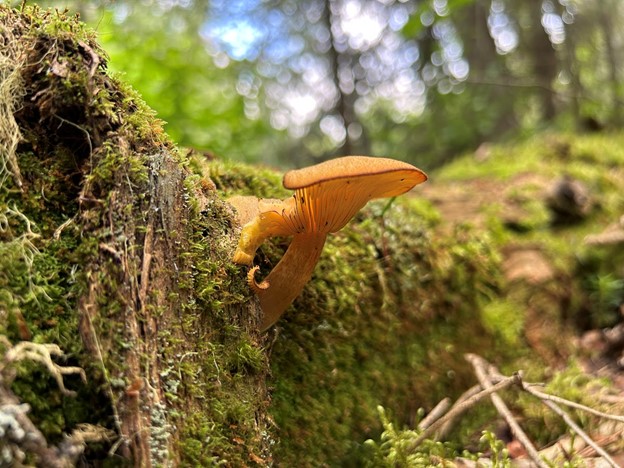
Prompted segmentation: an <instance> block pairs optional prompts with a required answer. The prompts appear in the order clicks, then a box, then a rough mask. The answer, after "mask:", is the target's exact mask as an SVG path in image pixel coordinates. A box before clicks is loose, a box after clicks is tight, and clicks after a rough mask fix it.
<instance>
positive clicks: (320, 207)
mask: <svg viewBox="0 0 624 468" xmlns="http://www.w3.org/2000/svg"><path fill="white" fill-rule="evenodd" d="M426 180H427V175H426V174H425V173H424V172H423V171H421V170H420V169H418V168H416V167H414V166H412V165H411V164H408V163H405V162H402V161H396V160H394V159H388V158H374V157H367V156H345V157H342V158H336V159H332V160H330V161H326V162H323V163H320V164H316V165H314V166H310V167H307V168H303V169H297V170H293V171H289V172H287V173H286V174H285V175H284V180H283V184H284V187H285V188H287V189H292V190H295V194H294V195H293V196H292V197H290V198H288V199H286V200H283V201H282V200H260V199H258V198H256V197H233V198H232V199H230V203H232V204H233V205H234V206H235V207H236V208H237V210H238V212H239V221H241V224H244V226H243V230H242V231H241V237H240V239H239V243H238V248H237V249H236V252H235V254H234V257H233V261H234V262H235V263H239V264H243V265H251V264H252V262H253V258H254V255H255V253H256V250H257V249H258V247H260V245H261V244H262V243H263V242H264V240H265V239H267V238H269V237H273V236H293V238H292V241H291V243H290V245H289V247H288V250H287V251H286V253H285V254H284V256H283V257H282V259H281V260H280V261H279V263H278V264H277V265H276V266H275V268H274V269H273V270H272V271H271V272H270V273H269V274H268V276H267V277H266V278H265V280H264V281H263V282H261V283H258V282H257V281H256V279H255V273H256V271H257V270H258V267H254V268H252V269H251V270H250V271H249V274H248V280H249V285H250V287H251V288H252V289H253V291H254V292H255V293H256V294H257V295H258V297H259V299H260V306H261V308H262V311H263V312H264V317H263V320H262V324H261V329H262V331H265V330H266V329H268V328H269V327H271V326H272V325H273V324H274V323H275V322H276V321H277V320H278V319H279V317H280V316H281V315H282V314H283V313H284V311H285V310H286V308H287V307H288V306H289V305H290V304H291V302H292V301H293V300H294V299H295V298H296V297H297V296H298V295H299V294H300V293H301V290H302V289H303V287H304V286H305V284H306V283H307V282H308V281H309V280H310V277H311V276H312V272H313V270H314V267H315V266H316V263H317V262H318V259H319V257H320V255H321V251H322V250H323V246H324V245H325V239H326V238H327V235H328V234H329V233H332V232H336V231H338V230H340V229H342V228H343V227H344V226H345V224H347V223H348V222H349V220H350V219H351V218H352V217H353V216H354V215H355V214H356V213H357V212H358V211H359V210H360V209H361V208H362V207H363V206H364V205H366V203H367V202H368V201H369V200H373V199H375V198H386V197H395V196H397V195H401V194H403V193H405V192H407V191H409V190H411V189H412V188H413V187H414V186H415V185H418V184H420V183H422V182H424V181H426ZM247 221H248V222H247Z"/></svg>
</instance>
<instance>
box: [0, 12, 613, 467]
mask: <svg viewBox="0 0 624 468" xmlns="http://www.w3.org/2000/svg"><path fill="white" fill-rule="evenodd" d="M0 35H1V36H2V38H3V40H5V41H8V42H6V43H11V44H14V45H15V48H14V49H11V48H7V49H6V50H2V51H0V54H2V58H3V61H2V62H0V73H2V76H3V77H5V80H4V81H3V83H8V82H10V80H8V78H10V79H11V80H13V81H12V84H11V93H6V92H0V98H1V99H0V101H1V102H0V118H1V120H0V137H1V138H0V143H1V144H2V145H3V146H1V148H2V149H3V153H2V161H1V162H2V172H1V173H0V180H1V181H2V183H1V184H0V241H1V243H0V334H1V335H4V336H6V337H8V339H9V340H10V341H11V342H13V343H16V342H18V341H34V342H37V343H55V344H58V345H59V346H60V347H61V348H62V349H63V351H64V352H65V354H66V357H65V358H64V360H62V361H61V362H60V363H61V364H67V365H79V366H81V367H83V368H85V370H86V371H87V376H88V382H87V383H86V384H83V383H82V382H80V380H79V379H78V378H77V377H75V378H74V377H66V380H67V382H66V385H67V386H68V387H69V388H71V389H75V390H77V391H78V395H77V396H76V397H70V396H66V395H63V394H62V393H61V392H60V390H59V389H58V386H57V385H56V383H55V381H54V379H53V378H52V377H49V376H48V375H47V373H46V372H45V371H44V370H43V369H42V368H41V366H39V365H37V364H28V363H25V364H22V365H20V367H19V369H18V375H17V377H16V378H15V380H14V382H13V384H12V385H11V391H12V392H14V393H15V395H16V396H17V397H19V399H20V401H23V402H26V403H28V404H29V405H30V407H31V410H30V413H29V417H30V418H31V420H32V421H33V422H34V423H35V425H36V426H37V427H38V428H39V430H40V431H41V432H42V433H43V434H44V436H45V437H46V439H47V440H48V441H49V443H51V444H55V443H57V442H59V441H60V440H61V439H62V436H63V434H68V433H70V432H71V431H72V430H73V429H75V428H76V427H77V426H78V425H79V424H81V423H90V424H93V425H97V426H102V427H105V428H107V429H109V430H110V431H112V432H113V433H114V434H116V437H115V438H112V439H106V440H104V439H103V440H99V441H98V442H93V443H90V444H89V445H88V447H87V449H86V451H85V453H84V455H83V458H82V460H83V461H84V464H85V465H94V464H97V463H109V464H111V465H115V464H120V463H122V457H123V459H124V460H126V461H127V460H133V461H134V462H135V463H138V461H145V460H149V461H150V462H151V463H153V464H155V465H158V464H167V463H171V464H180V465H183V466H210V465H215V464H225V465H229V466H245V465H271V464H275V465H277V466H364V465H369V466H383V465H387V466H397V464H399V465H400V464H401V463H403V464H405V463H409V464H411V465H413V466H426V465H427V464H435V463H438V464H439V463H443V462H444V460H445V459H447V458H448V459H451V458H454V457H455V456H457V455H458V454H460V453H461V452H462V450H463V449H465V448H470V449H473V450H478V448H477V447H478V446H479V439H480V438H481V436H482V431H483V430H484V429H488V430H493V429H494V426H495V422H496V415H495V413H494V411H493V410H492V409H491V408H489V407H488V406H487V405H483V406H479V407H478V408H475V409H473V410H472V411H471V412H470V413H469V414H467V415H466V416H465V417H464V418H462V419H461V421H460V422H459V423H458V424H457V425H456V427H455V429H454V430H453V431H452V432H451V433H450V434H449V436H448V437H449V441H448V442H447V443H445V444H440V443H435V442H433V441H430V442H429V443H427V444H424V445H423V446H422V447H424V448H422V449H421V450H420V451H418V452H417V453H407V452H406V448H405V447H406V446H408V445H409V441H410V440H412V439H413V437H414V433H412V432H411V431H410V429H414V428H415V426H416V424H417V423H418V421H419V419H420V418H421V417H422V415H423V412H427V411H429V410H430V409H431V408H432V407H433V406H434V405H435V404H436V403H437V402H438V401H440V400H441V399H442V398H444V397H451V398H455V397H457V396H458V395H460V394H461V393H462V392H463V391H465V390H466V389H467V388H469V387H470V386H472V385H473V384H474V383H475V378H474V376H473V373H472V369H471V368H470V367H469V365H467V363H466V362H465V360H464V358H463V355H464V354H465V353H478V354H480V355H482V356H483V357H485V358H487V359H488V360H490V361H491V362H493V363H495V364H496V365H497V366H499V367H500V368H501V370H503V371H504V372H511V371H514V370H516V369H523V370H524V371H525V372H526V375H527V377H529V378H530V380H545V381H546V380H547V381H552V384H551V385H552V390H553V392H555V393H558V394H561V395H563V396H567V397H570V398H575V399H578V400H583V399H584V398H587V396H588V395H589V393H588V390H587V389H588V388H589V386H590V385H592V386H593V387H592V388H595V386H596V385H598V386H600V387H601V388H607V387H608V386H609V385H611V384H609V383H608V382H607V381H606V380H601V381H596V380H595V379H594V376H593V375H590V374H589V373H588V371H587V366H586V365H585V364H586V363H587V359H586V356H584V355H582V354H581V353H579V351H578V348H577V346H576V342H577V340H576V338H577V337H578V336H580V334H581V333H582V332H583V331H585V330H588V329H592V328H596V327H610V326H613V325H616V324H617V323H618V322H619V321H620V320H621V317H620V316H619V315H618V306H620V304H622V302H624V287H623V286H622V284H623V281H624V280H623V279H624V271H623V270H622V265H623V264H624V262H623V260H624V258H622V257H623V256H624V255H623V253H622V249H621V246H620V247H618V246H590V245H587V244H585V243H584V242H583V240H584V238H585V236H587V235H588V234H592V233H596V232H599V231H601V230H602V229H603V228H605V227H606V226H607V225H608V224H610V223H615V222H617V220H618V219H619V217H620V216H621V214H622V213H623V212H624V197H623V196H622V192H621V181H622V180H624V174H623V169H622V168H624V150H623V149H622V148H624V144H623V143H624V135H622V134H621V133H603V134H596V135H574V134H556V135H539V136H535V137H534V138H531V139H529V140H527V141H520V142H514V143H509V144H506V145H500V146H492V147H490V148H489V149H488V151H487V154H486V156H485V157H483V155H478V157H475V155H466V156H465V157H464V158H460V159H458V160H457V161H455V162H454V163H452V164H451V165H449V166H446V167H444V168H442V169H441V170H439V171H437V172H435V173H433V174H430V182H429V183H428V184H429V187H425V186H423V187H417V188H416V189H415V190H414V192H413V193H412V194H410V195H409V196H404V197H401V198H399V199H396V200H394V201H393V202H391V203H388V202H387V201H379V202H374V203H371V204H369V206H367V207H366V208H365V209H364V210H363V211H362V212H361V213H360V214H358V215H357V216H356V218H355V219H354V220H353V221H352V222H351V223H350V224H349V225H348V226H347V227H346V228H345V229H343V230H342V231H341V232H339V233H336V234H335V235H332V236H330V238H329V239H328V242H327V245H326V247H325V250H324V252H323V255H322V257H321V260H320V262H319V264H318V266H317V268H316V270H315V273H314V276H313V278H312V280H311V281H310V283H309V284H308V285H307V286H306V288H305V289H304V291H303V293H302V295H301V296H300V297H299V298H298V299H297V300H296V301H295V302H294V304H293V306H292V307H291V308H290V309H289V310H288V311H287V313H286V314H285V316H284V317H283V318H282V319H281V320H280V321H279V322H278V324H277V326H276V327H274V328H273V329H272V330H270V331H269V332H268V333H267V334H265V335H259V334H258V331H257V326H258V323H259V314H260V311H259V310H258V306H257V302H256V301H255V299H254V297H253V295H252V294H251V291H249V289H248V287H247V284H246V281H245V275H246V269H245V268H243V267H239V266H236V265H234V264H232V263H231V260H230V258H231V254H232V252H233V250H234V247H235V245H236V235H237V233H238V229H239V226H236V223H235V221H234V213H233V211H232V208H231V207H230V206H229V205H228V204H227V201H226V200H227V198H228V197H229V196H232V195H236V194H248V195H249V194H253V195H256V196H258V197H269V198H274V197H286V196H289V193H288V192H287V191H285V190H284V189H282V188H281V177H280V174H279V173H277V172H276V171H273V170H270V169H263V168H259V167H252V166H247V165H240V164H235V163H231V162H228V161H225V160H219V159H207V158H206V157H204V156H203V155H201V154H193V153H189V154H187V153H186V152H183V151H179V150H178V149H176V148H175V146H174V145H173V144H172V143H171V142H170V141H169V140H168V139H167V137H166V135H165V134H164V133H163V131H162V128H161V125H160V122H158V120H157V119H156V118H155V117H154V115H153V113H152V112H151V111H150V110H149V108H148V107H147V106H146V105H145V104H144V103H143V102H142V101H141V99H140V98H139V97H138V96H137V95H136V94H135V93H134V92H133V91H132V90H131V89H129V87H128V86H126V85H124V84H123V83H122V82H121V81H120V80H119V79H117V78H115V77H111V76H109V74H108V73H107V71H106V56H105V54H104V52H103V51H101V50H99V48H98V46H97V43H96V42H95V39H94V36H93V35H92V33H91V32H89V31H88V30H86V29H85V28H84V27H83V25H82V24H81V23H80V22H79V21H77V19H76V18H74V17H71V16H68V15H66V14H63V13H59V12H46V11H43V10H37V9H26V10H25V11H23V12H20V11H17V10H10V9H8V8H6V7H1V8H0ZM6 77H8V78H6ZM16 131H17V132H18V133H19V138H18V139H17V140H15V139H14V138H12V137H14V136H15V135H16V133H15V132H16ZM15 141H18V144H16V145H15V144H13V143H14V142H15ZM18 169H19V170H18ZM564 173H567V174H569V175H570V176H572V177H574V178H576V179H579V180H580V181H582V182H583V183H584V184H585V185H586V186H587V187H588V189H589V192H590V193H591V197H592V205H591V206H592V209H591V210H590V211H589V214H588V215H587V217H585V218H583V219H581V220H577V221H576V222H574V223H570V224H563V225H562V224H553V223H552V219H551V215H550V213H549V212H548V209H547V204H546V195H545V192H546V191H547V189H548V188H549V187H550V185H551V184H552V183H553V181H555V180H556V179H557V178H558V177H559V176H560V175H563V174H564ZM493 202H495V203H493ZM287 245H288V239H274V240H272V241H271V242H267V243H266V244H265V245H264V246H263V247H262V248H261V249H260V250H259V252H258V254H257V256H256V259H255V263H256V264H257V265H259V266H260V268H261V272H262V274H266V273H268V271H270V269H271V268H272V267H273V266H274V265H275V264H276V263H277V262H278V261H279V258H280V257H281V255H282V254H283V252H284V251H285V249H286V247H287ZM518 251H531V252H533V254H535V253H537V255H538V256H539V259H541V260H543V262H542V263H543V268H542V274H541V276H536V275H535V274H533V276H531V274H528V275H527V274H525V275H524V276H523V275H522V274H520V275H519V274H518V273H517V270H518V269H517V268H516V269H515V270H514V268H512V267H513V265H511V266H510V264H511V263H513V262H511V259H513V258H515V257H513V255H514V253H517V252H518ZM531 258H535V257H531ZM532 266H535V265H532ZM520 270H521V271H524V270H522V269H520ZM544 272H545V273H544ZM536 277H537V278H538V279H536ZM3 351H6V350H3ZM596 382H598V383H596ZM510 395H511V396H512V399H513V401H514V404H513V405H512V406H513V409H514V411H515V412H516V414H518V415H519V417H521V418H522V419H523V421H524V422H525V423H526V425H527V430H528V432H529V433H530V435H531V436H532V437H533V438H534V439H535V440H536V441H538V443H539V444H542V445H544V444H547V443H549V442H552V441H554V440H555V439H556V438H557V437H559V436H560V435H562V434H563V433H565V427H564V426H562V425H561V424H560V423H558V422H557V421H554V420H552V419H548V418H544V417H543V412H541V411H540V410H539V409H537V408H538V405H536V404H535V403H531V402H529V401H525V399H524V398H521V397H518V395H517V394H514V393H511V392H510ZM139 403H140V404H139ZM380 408H383V409H381V410H380ZM584 423H585V424H586V425H587V426H588V427H592V426H591V425H592V424H594V423H595V420H590V419H587V420H584ZM133 431H134V432H133ZM484 440H485V442H486V447H485V449H487V450H489V451H490V453H491V454H493V455H492V456H500V457H501V459H503V458H504V457H505V455H504V453H503V452H502V449H501V443H500V442H499V441H497V440H496V439H495V438H493V436H491V435H486V437H485V439H484ZM3 443H4V442H3ZM109 451H111V452H110V453H109ZM29 456H30V458H27V460H26V461H27V462H30V463H36V462H37V460H36V458H34V457H35V455H32V454H31V455H29Z"/></svg>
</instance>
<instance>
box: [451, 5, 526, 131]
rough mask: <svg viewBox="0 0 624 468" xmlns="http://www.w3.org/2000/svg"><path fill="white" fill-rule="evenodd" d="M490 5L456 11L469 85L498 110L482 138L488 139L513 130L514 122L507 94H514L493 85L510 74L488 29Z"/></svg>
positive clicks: (510, 101) (468, 6) (510, 102)
mask: <svg viewBox="0 0 624 468" xmlns="http://www.w3.org/2000/svg"><path fill="white" fill-rule="evenodd" d="M488 16H489V2H485V1H483V0H475V1H474V2H472V3H469V4H468V5H466V6H465V7H464V8H463V9H461V10H460V11H459V15H457V17H458V18H462V19H463V20H462V21H458V22H457V29H458V31H459V34H460V36H461V38H462V42H463V45H464V55H465V57H466V59H467V60H468V63H469V65H470V79H469V82H470V83H472V84H474V85H476V86H479V87H480V88H482V91H481V93H482V94H485V98H484V99H485V100H487V101H488V102H490V103H491V104H490V105H492V106H496V107H497V112H496V113H497V115H498V116H499V118H498V119H497V122H496V124H495V125H494V127H493V128H492V129H491V130H490V132H488V134H487V135H482V138H484V139H489V138H491V137H492V136H493V135H500V134H502V133H505V132H507V131H508V130H510V129H513V128H514V127H515V126H516V124H517V121H516V118H515V115H514V111H513V104H514V99H510V94H512V93H514V92H515V91H513V90H511V89H510V88H508V87H505V86H498V85H496V84H492V83H494V82H496V81H500V80H501V77H505V76H506V75H508V74H509V71H508V70H507V67H506V65H505V63H504V60H503V57H502V56H501V55H500V54H499V53H498V52H497V50H496V44H495V43H494V40H493V39H492V37H491V35H490V32H489V27H488Z"/></svg>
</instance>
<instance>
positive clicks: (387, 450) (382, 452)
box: [364, 406, 457, 468]
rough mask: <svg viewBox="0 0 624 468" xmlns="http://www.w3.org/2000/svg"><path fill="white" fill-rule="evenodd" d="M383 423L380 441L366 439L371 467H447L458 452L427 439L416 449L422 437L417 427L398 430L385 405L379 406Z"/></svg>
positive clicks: (367, 464)
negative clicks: (419, 437) (414, 444)
mask: <svg viewBox="0 0 624 468" xmlns="http://www.w3.org/2000/svg"><path fill="white" fill-rule="evenodd" d="M377 411H378V412H379V418H380V419H381V424H382V426H383V432H382V433H381V436H380V440H379V442H377V441H374V440H372V439H368V440H367V441H366V442H364V447H365V449H366V462H365V464H364V466H368V467H388V468H391V467H395V466H402V467H414V468H416V467H426V466H446V463H445V462H448V463H450V462H451V460H452V459H453V458H454V457H455V456H456V455H457V452H456V450H455V449H454V448H453V447H452V446H451V445H450V444H447V443H442V442H436V441H434V440H431V439H427V440H425V441H423V443H422V444H421V445H419V446H418V447H417V449H414V448H412V446H413V442H414V441H415V440H416V438H417V437H418V436H419V431H417V430H397V429H396V428H395V427H394V424H393V423H392V422H390V418H389V417H388V416H387V415H386V411H385V409H384V408H383V407H382V406H378V407H377Z"/></svg>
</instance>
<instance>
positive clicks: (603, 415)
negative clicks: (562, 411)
mask: <svg viewBox="0 0 624 468" xmlns="http://www.w3.org/2000/svg"><path fill="white" fill-rule="evenodd" d="M534 386H535V384H531V383H528V382H525V383H524V384H523V386H522V388H523V389H524V390H526V391H527V392H528V393H530V394H531V395H533V396H535V397H537V398H539V399H540V400H548V401H552V402H553V403H559V404H560V405H565V406H569V407H570V408H574V409H578V410H581V411H585V412H586V413H590V414H593V415H594V416H600V417H601V418H604V419H611V420H613V421H618V422H624V416H620V415H617V414H608V413H603V412H602V411H598V410H596V409H594V408H590V407H589V406H585V405H582V404H580V403H576V402H574V401H570V400H566V399H565V398H561V397H558V396H556V395H550V394H548V393H544V392H540V391H539V390H536V389H535V388H533V387H534Z"/></svg>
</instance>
